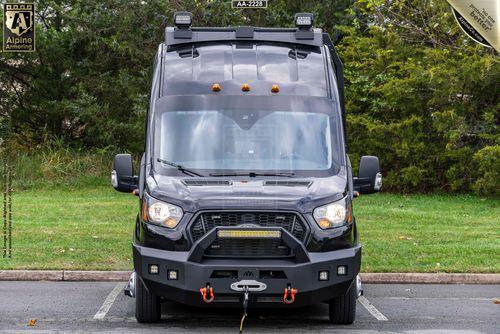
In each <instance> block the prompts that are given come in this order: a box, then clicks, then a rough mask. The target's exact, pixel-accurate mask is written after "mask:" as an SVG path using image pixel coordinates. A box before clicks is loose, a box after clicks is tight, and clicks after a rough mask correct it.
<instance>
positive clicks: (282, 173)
mask: <svg viewBox="0 0 500 334" xmlns="http://www.w3.org/2000/svg"><path fill="white" fill-rule="evenodd" d="M209 175H210V176H249V177H256V176H281V177H292V176H294V175H295V173H292V172H279V173H272V172H270V173H267V172H265V173H259V172H227V173H226V172H221V173H210V174H209Z"/></svg>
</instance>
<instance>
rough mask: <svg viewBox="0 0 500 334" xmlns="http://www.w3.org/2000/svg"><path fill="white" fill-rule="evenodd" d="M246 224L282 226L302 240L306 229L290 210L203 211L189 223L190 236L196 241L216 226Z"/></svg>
mask: <svg viewBox="0 0 500 334" xmlns="http://www.w3.org/2000/svg"><path fill="white" fill-rule="evenodd" d="M246 224H250V225H256V226H259V227H282V228H284V229H285V230H287V231H288V232H290V233H291V234H292V235H293V236H294V237H295V238H297V239H298V240H300V241H302V242H303V241H304V239H305V236H306V231H307V229H306V227H305V225H304V223H303V222H302V219H300V217H299V216H298V215H296V214H295V213H290V212H203V213H201V214H199V215H198V217H197V218H196V220H195V221H194V223H193V224H192V225H191V237H192V238H193V241H197V240H198V239H200V238H201V237H203V236H204V235H205V234H207V233H208V232H210V231H211V230H212V229H214V228H215V227H216V226H240V225H246Z"/></svg>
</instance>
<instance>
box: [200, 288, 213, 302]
mask: <svg viewBox="0 0 500 334" xmlns="http://www.w3.org/2000/svg"><path fill="white" fill-rule="evenodd" d="M200 292H201V298H202V299H203V301H204V302H205V303H207V304H210V303H211V302H213V300H214V298H215V295H214V288H212V287H211V286H210V284H207V286H206V287H204V288H201V289H200ZM207 295H209V296H210V298H207Z"/></svg>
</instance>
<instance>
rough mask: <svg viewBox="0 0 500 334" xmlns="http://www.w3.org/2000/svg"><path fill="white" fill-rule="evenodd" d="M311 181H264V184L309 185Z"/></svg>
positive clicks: (284, 185) (283, 185)
mask: <svg viewBox="0 0 500 334" xmlns="http://www.w3.org/2000/svg"><path fill="white" fill-rule="evenodd" d="M311 184H312V182H311V181H277V180H276V181H265V182H264V185H265V186H280V187H309V186H310V185H311Z"/></svg>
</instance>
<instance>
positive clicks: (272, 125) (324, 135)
mask: <svg viewBox="0 0 500 334" xmlns="http://www.w3.org/2000/svg"><path fill="white" fill-rule="evenodd" d="M155 123H156V126H155V135H154V136H155V144H154V147H155V157H154V161H155V165H156V166H158V167H159V168H160V169H162V170H163V169H172V167H171V166H168V165H166V164H163V163H158V162H156V161H157V159H163V160H167V161H170V162H173V163H175V164H178V165H182V166H183V167H185V168H190V169H199V170H208V171H225V172H227V171H273V172H276V171H280V172H294V173H296V172H300V171H328V170H331V169H332V168H334V167H337V166H338V163H337V161H338V158H337V157H336V155H337V154H338V153H337V152H336V150H335V149H333V147H334V145H335V144H334V143H335V140H333V139H332V138H333V137H335V136H334V135H333V133H334V131H335V130H332V129H337V124H336V120H335V117H332V116H331V115H329V114H327V113H319V112H318V113H316V112H310V111H308V112H301V111H268V110H262V111H259V110H247V111H245V110H242V109H238V110H182V111H175V110H171V111H165V112H161V113H157V114H156V119H155ZM328 174H331V173H328Z"/></svg>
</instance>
